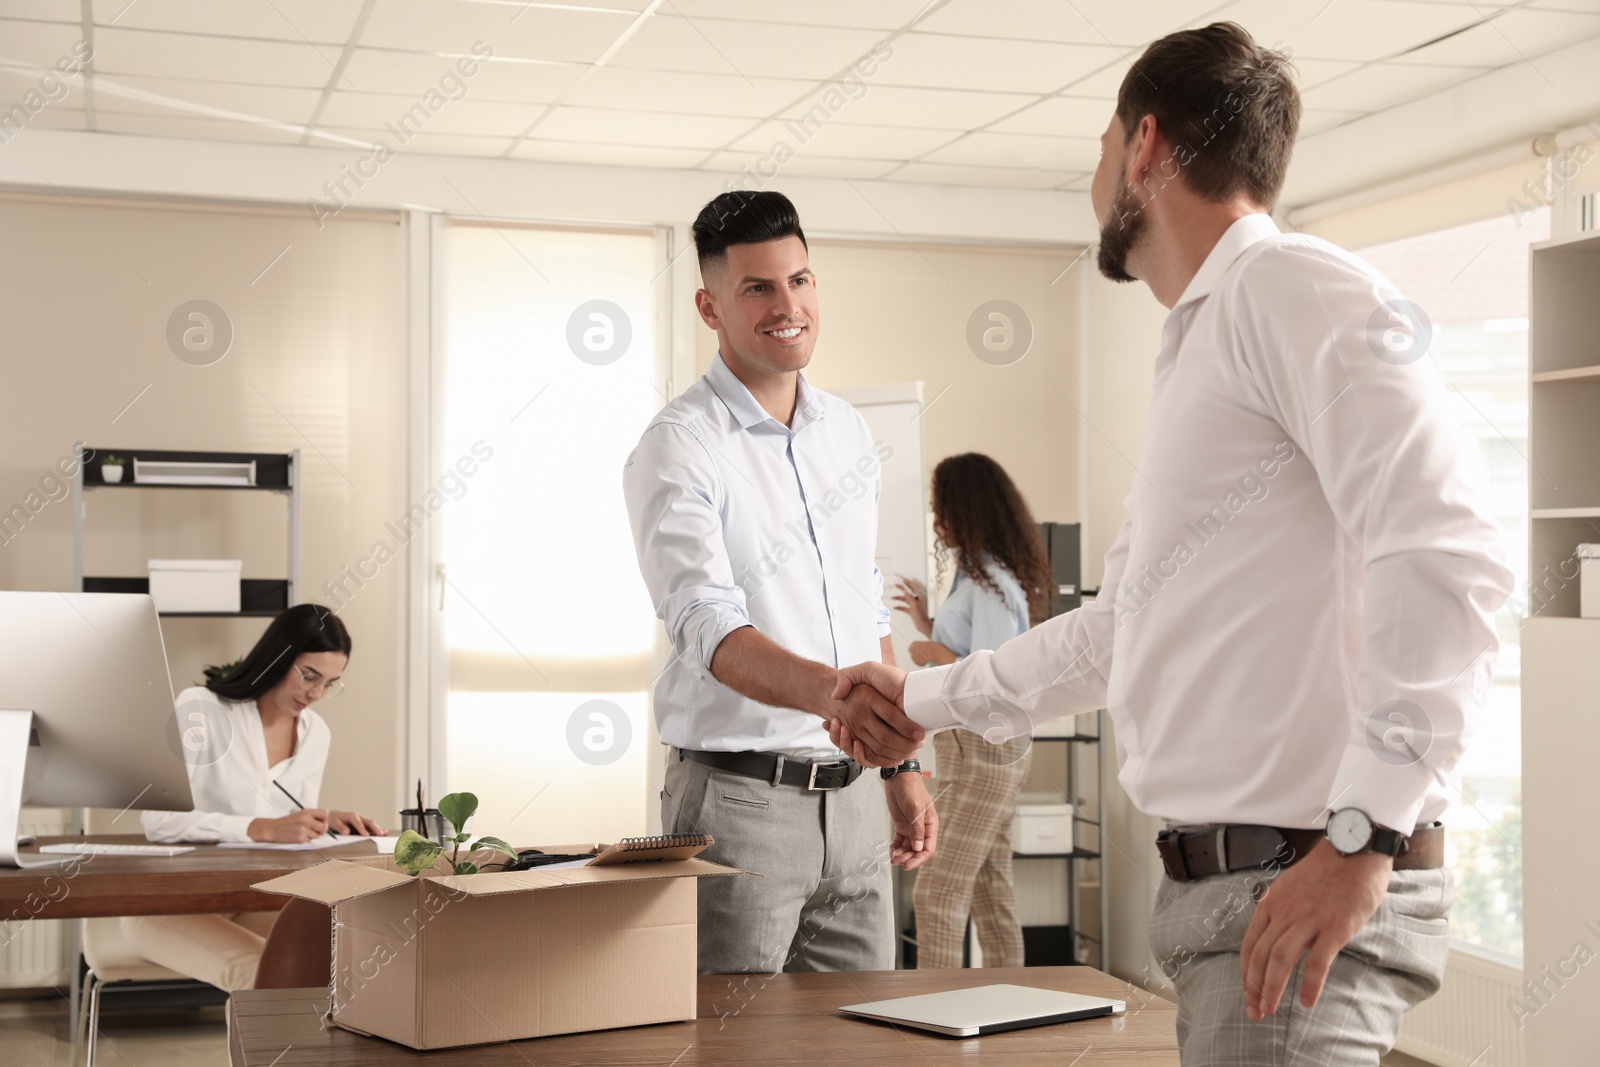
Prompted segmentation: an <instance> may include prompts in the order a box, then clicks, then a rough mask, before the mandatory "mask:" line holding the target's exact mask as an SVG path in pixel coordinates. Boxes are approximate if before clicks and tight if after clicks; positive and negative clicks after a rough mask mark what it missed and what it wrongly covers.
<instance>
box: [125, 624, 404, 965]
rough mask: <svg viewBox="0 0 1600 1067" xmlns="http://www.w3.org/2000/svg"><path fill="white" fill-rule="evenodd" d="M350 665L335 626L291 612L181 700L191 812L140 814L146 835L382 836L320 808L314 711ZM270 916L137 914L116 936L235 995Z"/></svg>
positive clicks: (320, 724)
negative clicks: (225, 671) (221, 671)
mask: <svg viewBox="0 0 1600 1067" xmlns="http://www.w3.org/2000/svg"><path fill="white" fill-rule="evenodd" d="M349 661H350V633H349V631H348V630H346V629H345V626H344V623H343V622H341V621H340V620H339V617H338V616H337V615H335V614H333V613H332V612H331V611H329V610H328V609H327V608H325V607H321V606H319V605H316V604H298V605H296V606H295V607H292V608H290V609H288V610H287V611H285V612H283V613H282V614H280V615H279V616H278V617H277V618H275V619H273V620H272V623H271V625H269V626H268V627H267V630H266V633H264V634H262V635H261V640H259V641H257V642H256V645H255V647H254V648H252V649H251V650H250V653H249V654H248V655H247V656H245V657H244V659H242V660H240V661H239V663H238V664H236V665H235V666H234V668H233V669H232V670H231V671H229V672H228V674H227V675H226V676H224V677H223V678H221V679H220V680H216V681H211V682H208V683H206V684H205V685H204V686H194V687H192V688H189V689H185V690H184V691H183V692H181V693H179V694H178V700H177V709H176V713H177V720H178V728H177V731H176V737H177V739H178V745H179V747H180V748H181V750H182V755H183V758H184V762H185V763H187V764H188V768H189V786H190V790H191V791H192V793H193V794H194V807H195V810H193V811H184V812H172V811H146V812H143V813H142V814H141V816H140V820H141V821H142V822H143V823H144V831H145V836H146V837H148V838H149V839H150V840H151V841H155V842H160V843H164V844H165V843H173V842H215V841H267V842H277V843H281V844H299V843H303V842H306V841H313V840H315V839H317V838H319V837H321V836H322V835H323V834H324V833H327V832H328V831H332V832H334V833H336V834H354V835H359V836H370V835H381V834H382V833H383V828H382V827H380V826H379V825H378V824H377V823H376V822H374V821H373V820H371V819H369V818H367V817H366V816H365V815H361V814H359V813H357V812H353V811H327V810H325V809H323V808H319V807H317V801H318V799H319V798H320V795H321V792H322V773H323V770H324V769H325V767H326V765H327V761H328V742H329V737H330V735H329V732H328V725H327V723H325V722H324V721H323V720H322V716H320V715H318V714H317V713H316V711H315V710H314V709H313V708H312V706H311V705H312V704H313V703H315V702H316V701H318V700H328V699H332V698H333V697H335V696H338V694H339V693H340V691H341V690H342V689H343V688H344V683H343V682H342V681H341V680H340V675H342V674H343V673H344V669H345V666H346V664H348V663H349ZM277 915H278V913H276V912H270V911H269V912H241V913H238V914H232V915H148V916H136V917H129V918H124V919H123V920H122V929H123V934H124V936H125V937H126V938H127V940H128V941H129V943H130V944H131V945H132V946H133V948H134V950H135V951H137V952H138V953H139V954H140V955H141V956H143V957H144V958H145V959H147V960H150V961H152V962H154V963H159V964H160V965H162V966H163V967H166V968H168V969H170V970H174V971H178V972H179V973H181V974H186V975H189V976H190V977H192V978H198V979H200V980H201V981H205V982H210V983H211V984H212V985H214V986H217V987H219V988H221V989H225V990H228V991H229V992H232V991H233V990H235V989H250V988H252V987H253V986H254V985H255V980H256V966H257V963H258V962H259V960H260V958H261V952H262V948H263V946H264V945H265V943H266V938H267V935H268V934H269V932H270V931H271V930H272V925H273V922H274V921H275V920H276V918H277Z"/></svg>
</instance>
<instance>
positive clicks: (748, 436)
mask: <svg viewBox="0 0 1600 1067" xmlns="http://www.w3.org/2000/svg"><path fill="white" fill-rule="evenodd" d="M791 423H792V425H790V426H785V425H783V424H782V423H780V422H778V421H777V420H776V419H774V418H772V416H770V415H768V414H767V412H766V410H765V409H764V408H762V406H761V405H760V403H759V402H758V401H757V400H756V398H755V397H754V396H752V395H751V393H750V390H748V389H746V388H745V386H744V383H742V382H741V381H739V379H738V378H737V377H735V376H734V374H733V372H732V371H731V370H729V369H728V366H727V364H725V363H724V362H723V361H722V357H721V356H720V355H719V356H718V357H717V358H716V359H715V360H713V361H712V364H711V367H710V369H709V370H707V371H706V374H705V376H704V377H703V378H701V379H700V380H699V381H697V382H695V383H694V384H693V385H691V386H690V387H689V388H688V389H686V390H684V391H683V393H682V395H680V396H678V397H677V398H676V399H674V400H673V401H672V402H671V403H669V404H668V405H667V406H666V407H665V408H663V409H662V410H661V412H660V413H659V414H658V415H657V416H656V417H655V419H654V420H653V421H652V422H651V423H650V425H649V426H648V427H646V428H645V431H644V434H643V436H641V437H640V439H639V444H638V446H637V447H636V448H635V449H634V451H633V454H632V455H631V456H629V457H628V462H627V464H626V466H625V467H624V468H623V473H622V483H623V494H624V496H625V498H626V500H627V505H628V518H629V521H630V523H631V525H632V527H633V540H634V546H635V548H636V549H637V551H638V556H639V571H640V573H641V574H642V575H643V576H644V580H645V585H646V587H647V588H648V589H649V592H650V600H651V603H653V604H655V606H656V614H657V616H658V617H659V618H660V619H661V620H662V622H663V623H664V624H665V625H666V631H667V638H668V640H669V642H670V643H671V651H670V654H669V660H668V663H667V666H666V669H665V670H664V671H662V673H661V676H660V678H659V679H658V680H657V682H656V688H655V715H656V724H657V726H658V727H659V729H660V733H661V740H662V741H663V742H664V743H665V744H668V745H672V746H674V747H678V748H689V749H700V750H703V751H713V752H768V753H773V754H775V755H776V754H781V755H784V756H791V757H796V758H802V759H820V758H836V757H838V756H839V755H841V753H840V752H839V750H838V749H837V748H836V747H834V745H833V743H832V742H831V741H829V740H828V733H827V730H826V728H825V727H824V724H823V721H822V720H821V719H819V718H817V717H816V716H815V715H811V714H809V713H807V712H802V711H797V710H794V709H792V708H774V707H769V706H767V705H765V704H761V703H759V702H757V701H755V700H751V699H750V698H748V697H746V696H743V695H742V694H740V693H738V692H735V691H734V690H732V689H730V688H728V687H727V686H725V685H723V684H722V683H721V682H719V681H717V679H716V678H715V677H714V676H713V675H712V673H711V658H712V655H713V654H714V653H715V652H716V650H717V646H718V645H719V644H720V643H721V642H722V639H723V638H724V637H726V636H728V634H730V633H732V632H733V631H734V630H736V629H739V628H740V627H742V626H754V627H756V629H758V630H760V631H761V632H762V633H763V634H765V635H766V636H767V637H769V638H771V639H772V640H773V641H776V642H777V643H778V644H780V645H782V646H783V647H784V648H786V649H788V650H789V651H790V652H793V653H794V654H796V655H798V656H803V657H805V658H807V659H812V660H816V661H818V662H821V663H826V664H829V665H830V666H834V667H848V666H851V665H853V664H856V663H861V662H864V661H866V660H876V659H880V658H881V649H880V646H879V643H878V640H879V638H880V637H881V636H883V635H885V634H887V633H888V632H889V610H888V608H886V607H885V606H884V604H883V575H882V574H881V573H880V572H879V570H878V566H877V562H876V547H877V541H878V497H879V493H880V489H881V485H882V464H883V463H884V462H886V461H888V460H890V459H891V458H892V456H893V449H892V448H890V447H889V446H888V445H886V444H878V443H875V442H874V441H873V438H872V433H871V431H870V430H869V429H868V427H867V422H866V420H865V419H864V418H862V417H861V414H860V413H859V412H858V411H856V410H855V408H853V407H851V406H850V405H849V404H847V403H845V402H844V401H843V400H840V399H839V398H838V397H835V396H830V395H829V394H827V393H824V392H822V391H821V390H819V389H816V388H813V387H812V386H811V385H810V384H809V383H808V382H807V381H806V380H805V376H804V375H801V376H800V380H799V395H798V397H797V403H796V406H795V412H794V417H793V419H792V420H791Z"/></svg>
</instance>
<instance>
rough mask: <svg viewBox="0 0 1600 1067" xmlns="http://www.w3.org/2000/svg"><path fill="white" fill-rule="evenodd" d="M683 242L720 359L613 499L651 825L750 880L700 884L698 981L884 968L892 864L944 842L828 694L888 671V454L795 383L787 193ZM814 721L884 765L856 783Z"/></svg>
mask: <svg viewBox="0 0 1600 1067" xmlns="http://www.w3.org/2000/svg"><path fill="white" fill-rule="evenodd" d="M694 239H695V246H696V250H697V252H698V253H699V259H700V273H701V277H702V279H703V281H704V286H705V287H704V288H702V289H701V290H700V291H699V292H697V293H696V294H695V304H696V307H697V309H698V310H699V312H700V317H701V319H702V320H703V321H704V322H705V324H706V325H707V326H709V327H711V329H713V330H715V331H716V332H717V350H718V354H717V357H716V358H715V359H714V360H712V363H711V367H710V368H709V369H708V370H707V372H706V374H705V376H704V377H703V378H701V379H700V380H699V381H697V382H695V383H694V384H693V385H691V386H690V387H689V388H688V389H686V390H684V391H683V393H682V394H681V395H679V396H678V397H677V398H676V399H674V400H673V401H672V402H671V403H669V404H668V405H667V406H666V407H665V408H663V409H662V410H661V412H660V414H658V415H657V416H656V417H655V419H654V420H652V421H651V423H650V425H649V426H648V427H646V429H645V431H644V434H643V436H641V437H640V439H639V444H638V447H637V448H635V449H634V452H633V454H632V455H631V456H629V457H628V462H627V464H626V467H625V468H624V471H623V492H624V496H625V497H626V499H627V505H628V516H629V520H630V522H631V523H632V526H633V536H634V544H635V546H636V548H637V550H638V556H639V570H640V572H641V573H642V574H643V576H644V580H645V585H646V586H647V587H648V588H649V591H650V598H651V601H652V602H653V603H654V604H655V605H656V611H657V614H658V615H659V616H660V618H661V619H662V621H663V622H664V623H665V625H666V630H667V637H668V639H669V640H670V643H671V645H672V650H671V656H670V658H669V660H668V662H667V666H666V668H665V669H664V670H663V671H662V673H661V675H660V678H659V679H658V681H657V683H656V690H655V714H656V721H657V725H658V726H659V728H660V734H661V740H662V742H663V743H665V744H667V745H669V746H671V748H670V750H669V754H668V757H667V774H666V782H665V788H664V790H663V791H662V794H661V821H662V826H663V828H664V829H665V830H666V831H667V832H669V833H704V834H710V835H711V836H712V837H714V838H715V839H716V843H715V845H714V846H713V847H712V849H711V850H710V851H709V852H707V856H708V857H709V858H711V859H714V860H717V861H718V862H722V863H726V864H728V865H730V866H733V867H738V868H741V869H743V870H746V871H753V872H755V873H756V874H759V875H761V877H759V878H749V877H727V878H706V879H702V880H701V883H700V890H699V892H700V906H699V913H700V924H699V930H700V934H699V937H700V942H699V967H700V971H701V973H703V974H734V973H743V974H749V973H761V972H765V973H773V974H775V973H777V972H779V971H786V970H787V971H819V970H829V971H832V970H886V969H891V968H893V967H894V921H893V916H892V906H891V905H892V901H891V897H890V891H889V872H890V867H891V864H895V863H898V864H901V865H903V866H905V867H907V868H911V867H916V866H918V865H920V864H921V863H922V862H923V861H924V860H926V859H927V858H928V857H929V856H930V855H932V853H933V849H934V845H935V841H936V839H937V834H938V821H937V818H936V816H935V814H934V811H933V806H932V804H931V803H930V802H929V800H928V792H927V788H926V786H925V785H924V782H923V778H922V774H921V768H920V765H918V764H917V763H916V761H914V760H909V759H908V757H910V756H912V755H914V754H915V753H916V751H917V749H918V747H919V746H920V744H921V741H922V733H921V731H920V730H918V729H917V728H916V726H915V724H913V723H911V722H910V721H909V720H908V719H906V717H905V716H904V714H903V713H902V712H901V711H900V709H899V708H898V707H896V706H895V705H894V704H893V703H891V702H889V701H887V700H885V699H884V698H882V697H881V696H880V695H879V694H877V693H876V692H874V691H873V690H872V689H871V688H870V687H863V688H861V689H858V690H857V691H856V692H853V693H850V694H848V695H847V696H844V697H839V698H835V697H834V696H833V695H832V694H833V691H834V689H835V688H836V686H838V685H839V684H840V683H841V681H842V676H841V675H840V673H839V670H838V668H839V667H842V666H844V665H846V664H851V663H856V662H859V661H860V660H863V659H866V658H872V659H877V658H878V657H879V656H881V657H882V658H883V660H885V661H889V662H892V661H893V658H894V654H893V652H892V650H891V647H890V644H889V612H888V609H887V608H885V607H884V604H883V575H882V574H880V573H879V571H878V567H877V563H876V549H877V540H878V497H879V489H880V486H881V482H882V479H881V464H882V463H883V461H884V460H885V459H888V458H891V457H892V452H890V453H885V450H884V449H883V448H882V447H881V446H880V445H878V444H877V443H875V442H874V440H873V438H872V434H871V433H870V431H869V430H868V428H867V424H866V420H865V419H863V418H862V417H861V414H860V413H859V412H857V411H856V410H855V409H854V408H852V407H851V406H850V405H849V404H847V403H845V402H844V401H842V400H840V399H838V398H837V397H834V396H830V395H829V394H827V393H824V392H822V391H821V390H820V389H817V388H815V387H814V386H812V385H811V384H810V383H809V382H807V381H806V379H805V375H804V374H802V373H801V371H802V370H803V369H804V368H805V367H806V365H807V364H808V363H809V362H810V361H811V354H812V351H813V349H814V348H815V346H816V341H817V331H818V328H819V326H820V319H821V314H820V308H819V304H818V300H817V285H816V276H815V275H814V274H813V273H812V271H811V265H810V260H809V254H808V251H807V247H806V239H805V232H804V231H803V230H802V229H801V227H800V219H799V216H798V214H797V213H796V212H795V208H794V205H793V204H792V203H790V202H789V200H788V198H787V197H785V196H784V195H783V194H781V193H777V192H772V191H760V192H747V191H738V192H729V193H724V194H723V195H721V196H719V197H717V198H716V199H714V200H712V201H711V202H710V203H709V204H707V205H706V206H705V208H704V209H702V210H701V212H700V215H699V217H698V218H697V219H696V220H695V223H694ZM831 719H840V720H843V721H845V722H848V723H849V724H850V727H851V729H852V731H855V732H857V733H861V734H864V735H865V736H868V737H871V738H874V739H875V742H876V744H877V746H878V747H877V751H878V754H879V756H880V759H881V758H882V757H884V756H886V755H891V754H892V756H893V760H892V761H891V762H890V764H889V766H888V768H886V769H884V770H883V771H882V772H880V773H873V772H869V773H868V774H867V775H866V776H865V777H863V776H862V773H861V771H862V768H861V766H860V764H858V763H856V762H855V761H853V760H850V759H848V758H846V757H845V755H844V754H843V753H842V752H840V751H839V749H838V748H837V747H835V746H834V745H833V743H832V742H831V741H830V740H829V739H828V733H827V729H826V726H825V723H826V721H827V720H831ZM902 761H905V762H903V763H902ZM880 774H881V778H880ZM885 798H887V800H888V811H889V814H890V815H891V816H892V820H893V837H892V838H891V837H890V829H889V825H888V820H886V819H885V817H884V814H885Z"/></svg>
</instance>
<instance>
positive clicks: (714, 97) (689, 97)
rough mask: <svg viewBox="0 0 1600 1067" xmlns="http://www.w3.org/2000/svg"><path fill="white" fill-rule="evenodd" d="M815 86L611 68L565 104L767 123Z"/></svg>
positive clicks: (600, 70)
mask: <svg viewBox="0 0 1600 1067" xmlns="http://www.w3.org/2000/svg"><path fill="white" fill-rule="evenodd" d="M813 84H814V83H813V82H811V81H802V80H799V79H787V78H741V77H739V76H738V75H736V74H695V73H690V72H688V71H678V70H637V69H628V70H624V69H619V68H614V67H609V66H607V67H600V68H598V69H596V70H595V71H594V73H593V74H591V75H590V76H589V77H588V78H587V79H585V80H584V83H583V84H582V85H580V86H579V87H578V88H577V89H576V90H575V91H574V92H573V93H572V95H571V96H569V97H568V98H567V102H568V103H571V104H580V105H583V106H585V107H606V108H617V109H623V110H627V109H637V110H640V111H672V112H687V113H690V114H699V115H746V116H749V117H751V118H766V117H767V116H768V115H771V114H772V113H773V112H775V111H777V110H779V109H780V108H782V107H784V105H786V104H788V103H790V102H791V101H793V100H795V99H796V98H797V97H799V96H800V95H801V94H803V93H805V92H807V91H809V90H810V89H811V87H812V85H813Z"/></svg>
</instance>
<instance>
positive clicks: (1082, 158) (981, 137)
mask: <svg viewBox="0 0 1600 1067" xmlns="http://www.w3.org/2000/svg"><path fill="white" fill-rule="evenodd" d="M921 159H922V160H923V161H924V162H928V163H960V164H963V165H965V166H970V167H1017V168H1021V169H1032V170H1049V171H1071V172H1074V173H1077V172H1082V171H1085V170H1093V169H1094V168H1095V167H1096V166H1097V165H1098V164H1099V162H1100V142H1099V140H1098V139H1092V140H1091V139H1087V138H1081V137H1041V136H1038V135H1036V134H1016V133H969V134H968V135H967V136H965V137H963V138H961V139H960V140H959V141H956V142H954V143H953V144H948V145H945V146H943V147H942V148H939V149H936V150H935V151H932V152H929V153H928V154H927V155H925V156H922V157H921Z"/></svg>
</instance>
